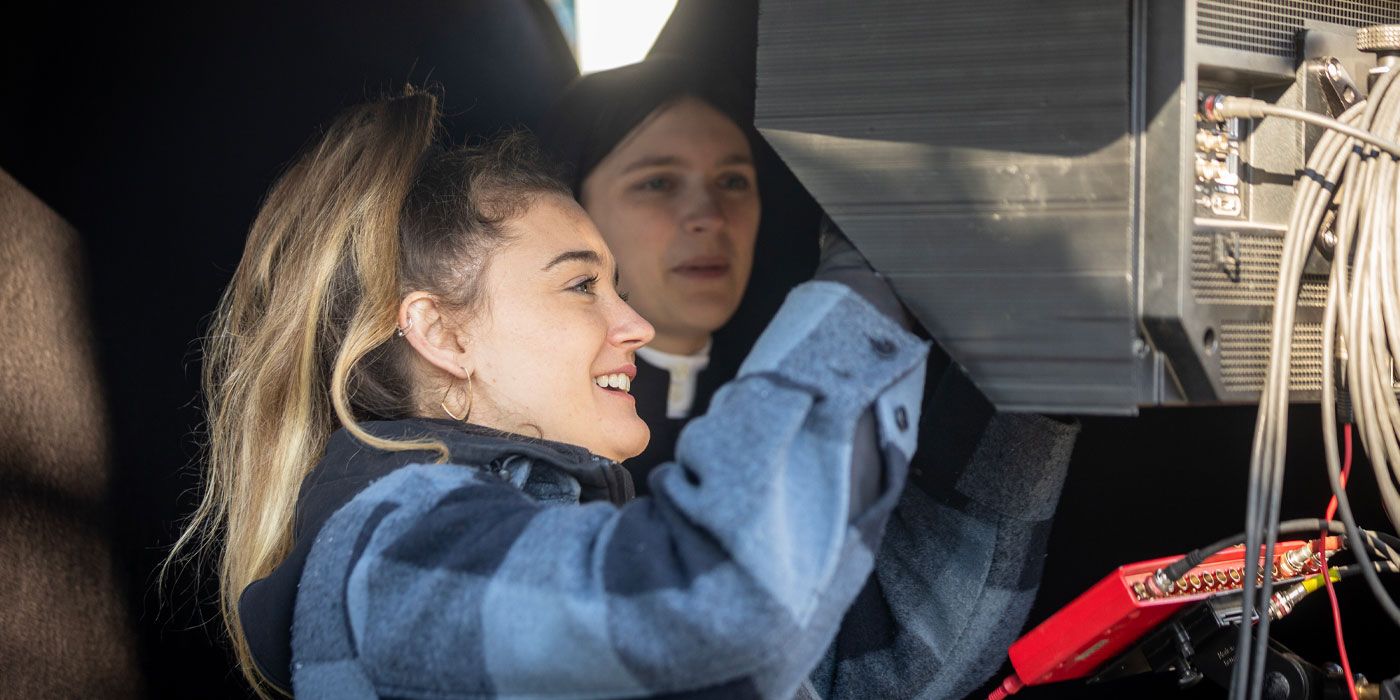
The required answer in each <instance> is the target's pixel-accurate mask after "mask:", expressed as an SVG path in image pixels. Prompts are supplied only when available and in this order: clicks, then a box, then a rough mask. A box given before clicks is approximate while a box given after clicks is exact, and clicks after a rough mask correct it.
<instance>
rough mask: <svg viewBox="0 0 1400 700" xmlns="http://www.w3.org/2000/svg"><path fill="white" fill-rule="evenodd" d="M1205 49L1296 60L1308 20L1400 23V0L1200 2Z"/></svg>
mask: <svg viewBox="0 0 1400 700" xmlns="http://www.w3.org/2000/svg"><path fill="white" fill-rule="evenodd" d="M1196 12H1197V14H1196V34H1197V39H1198V40H1199V41H1200V42H1201V43H1202V44H1209V45H1211V46H1221V47H1224V48H1227V49H1239V50H1241V51H1252V52H1254V53H1262V54H1269V55H1271V56H1283V57H1284V58H1292V57H1293V55H1294V52H1295V50H1296V39H1295V37H1296V36H1297V34H1298V30H1300V29H1302V28H1303V21H1304V20H1315V21H1319V22H1330V23H1332V24H1343V25H1347V26H1351V27H1364V26H1367V25H1371V24H1396V23H1400V0H1199V2H1198V3H1197V5H1196Z"/></svg>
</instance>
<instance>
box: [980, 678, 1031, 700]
mask: <svg viewBox="0 0 1400 700" xmlns="http://www.w3.org/2000/svg"><path fill="white" fill-rule="evenodd" d="M1024 687H1026V686H1025V684H1024V683H1022V682H1021V677H1020V676H1017V675H1016V674H1014V673H1013V674H1011V675H1009V676H1007V677H1006V678H1003V679H1002V680H1001V685H999V686H997V688H996V690H993V691H992V692H991V693H990V694H988V695H987V700H1006V698H1007V697H1009V696H1012V695H1015V694H1016V693H1017V692H1019V691H1020V690H1021V689H1022V688H1024Z"/></svg>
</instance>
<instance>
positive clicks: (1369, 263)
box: [1203, 70, 1400, 700]
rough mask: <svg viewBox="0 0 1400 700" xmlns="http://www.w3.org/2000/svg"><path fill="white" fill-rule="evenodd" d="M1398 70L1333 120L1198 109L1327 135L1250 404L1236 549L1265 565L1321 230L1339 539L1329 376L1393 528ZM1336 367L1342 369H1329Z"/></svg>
mask: <svg viewBox="0 0 1400 700" xmlns="http://www.w3.org/2000/svg"><path fill="white" fill-rule="evenodd" d="M1397 73H1400V70H1391V71H1389V72H1386V73H1383V74H1382V75H1381V76H1380V77H1379V79H1377V81H1376V83H1375V85H1374V86H1373V87H1372V89H1371V95H1370V99H1369V100H1367V101H1364V102H1360V103H1358V104H1356V105H1354V106H1352V107H1350V108H1349V109H1347V110H1346V111H1345V112H1343V113H1342V114H1341V115H1340V117H1339V118H1338V119H1336V120H1333V119H1330V118H1327V117H1325V116H1322V115H1318V114H1313V113H1311V112H1304V111H1300V110H1292V109H1286V108H1281V107H1276V106H1274V105H1271V104H1268V103H1266V102H1262V101H1260V100H1253V99H1248V98H1238V97H1224V96H1213V97H1211V98H1209V99H1208V100H1207V101H1206V102H1205V103H1204V104H1203V111H1204V112H1205V114H1206V116H1207V117H1208V118H1211V119H1225V118H1230V117H1246V118H1259V117H1264V116H1276V117H1283V118H1289V119H1297V120H1300V121H1304V122H1308V123H1313V124H1318V125H1321V126H1324V127H1326V128H1327V129H1328V130H1327V131H1326V132H1324V134H1323V136H1322V137H1321V139H1319V141H1318V143H1317V145H1316V147H1315V148H1314V149H1313V152H1312V155H1311V157H1310V158H1309V159H1308V163H1307V168H1306V170H1305V171H1304V174H1303V177H1302V178H1301V179H1300V180H1299V182H1298V185H1297V188H1296V195H1297V196H1296V199H1295V201H1294V206H1293V211H1292V215H1291V216H1290V220H1289V224H1288V229H1287V232H1286V233H1285V237H1284V244H1283V246H1284V247H1283V253H1282V258H1281V260H1280V264H1279V284H1278V290H1277V294H1276V296H1275V299H1274V309H1273V319H1272V322H1273V325H1272V334H1271V338H1270V355H1269V357H1270V362H1269V373H1268V377H1267V379H1266V381H1265V384H1264V389H1263V392H1262V393H1261V395H1260V399H1259V415H1258V418H1257V420H1256V423H1255V434H1254V445H1253V453H1252V457H1251V460H1250V471H1249V484H1250V486H1249V493H1248V500H1247V502H1246V519H1245V547H1246V551H1249V552H1257V551H1259V548H1260V547H1261V546H1262V547H1263V548H1264V558H1263V561H1272V559H1273V554H1274V546H1275V544H1276V543H1277V541H1278V535H1279V508H1280V501H1281V497H1282V492H1283V466H1284V453H1285V447H1286V439H1287V431H1288V421H1287V417H1288V398H1289V369H1290V367H1291V364H1292V357H1291V355H1292V335H1293V324H1294V319H1295V316H1296V311H1297V298H1298V291H1299V287H1300V286H1301V283H1302V274H1303V267H1304V264H1305V262H1306V260H1307V257H1308V253H1309V251H1310V250H1311V249H1312V247H1313V246H1314V244H1315V242H1316V241H1317V240H1318V238H1319V236H1320V235H1322V233H1323V231H1322V229H1324V228H1325V227H1326V225H1327V223H1330V224H1331V231H1332V233H1333V234H1334V236H1335V238H1334V240H1335V243H1334V251H1333V255H1332V272H1331V277H1330V280H1329V284H1328V295H1327V306H1326V310H1325V314H1324V319H1323V332H1322V352H1323V388H1322V403H1323V411H1322V417H1323V437H1324V440H1325V444H1326V452H1327V469H1328V474H1329V478H1330V480H1331V485H1332V490H1333V493H1334V494H1335V495H1336V498H1337V504H1338V510H1339V514H1340V515H1341V518H1342V522H1343V523H1344V524H1345V528H1346V533H1347V536H1348V539H1349V540H1350V541H1351V542H1353V543H1359V542H1363V541H1365V540H1363V539H1362V537H1361V534H1360V531H1359V530H1358V528H1357V526H1356V521H1355V519H1354V517H1353V515H1352V511H1351V504H1350V502H1349V501H1348V500H1347V497H1346V493H1345V491H1344V490H1343V488H1342V485H1341V483H1340V482H1341V466H1340V462H1341V460H1340V457H1339V456H1338V450H1337V416H1336V410H1335V408H1336V403H1337V383H1338V376H1340V377H1342V378H1343V380H1344V386H1345V387H1346V388H1347V389H1348V390H1349V394H1350V397H1351V403H1352V406H1353V412H1354V415H1355V420H1356V424H1357V427H1358V429H1359V432H1360V435H1361V439H1362V443H1363V445H1364V446H1365V447H1366V451H1367V453H1368V455H1369V456H1370V457H1371V462H1372V465H1373V466H1374V468H1375V472H1376V480H1377V484H1378V486H1379V489H1380V493H1381V497H1382V500H1383V502H1384V504H1385V509H1386V514H1387V516H1388V517H1389V519H1390V521H1391V523H1392V524H1393V525H1395V526H1396V527H1397V528H1400V488H1397V482H1400V402H1397V400H1396V393H1395V385H1394V379H1393V374H1394V369H1393V368H1396V367H1400V207H1397V205H1398V204H1400V202H1397V199H1400V161H1397V158H1400V143H1397V142H1396V136H1397V134H1400V82H1397ZM1338 360H1340V362H1339V361H1338ZM1352 549H1353V551H1354V553H1355V554H1356V557H1357V559H1358V562H1359V566H1358V567H1357V570H1358V571H1359V572H1360V573H1361V575H1362V576H1363V577H1364V578H1365V579H1366V581H1367V583H1368V585H1369V586H1370V588H1371V590H1372V592H1373V593H1374V594H1375V595H1376V598H1377V599H1378V600H1379V601H1380V603H1381V606H1382V608H1383V609H1384V610H1385V611H1386V613H1387V614H1388V615H1389V616H1390V617H1391V619H1392V620H1394V621H1395V623H1396V624H1397V625H1400V607H1397V606H1396V604H1395V601H1394V600H1392V599H1391V597H1390V596H1389V594H1388V593H1387V592H1386V590H1385V588H1384V587H1383V586H1382V584H1381V582H1380V579H1379V578H1378V577H1377V575H1376V572H1375V565H1374V564H1373V562H1372V560H1371V557H1370V556H1369V555H1368V553H1367V551H1366V550H1367V548H1366V547H1361V546H1356V547H1353V548H1352ZM1259 565H1260V560H1258V559H1255V558H1254V557H1249V558H1247V559H1246V569H1245V585H1246V587H1245V595H1244V596H1243V601H1242V602H1243V605H1244V610H1243V612H1244V618H1243V619H1244V620H1245V622H1244V623H1242V624H1241V625H1240V629H1239V640H1238V646H1237V649H1238V650H1239V651H1238V653H1237V662H1236V664H1235V669H1234V676H1233V678H1232V681H1231V688H1230V697H1231V698H1246V697H1247V698H1249V699H1250V700H1256V699H1257V698H1260V697H1261V695H1262V692H1263V687H1264V683H1263V680H1264V661H1265V657H1266V654H1267V649H1268V647H1267V645H1268V635H1269V616H1268V615H1267V614H1261V615H1259V623H1258V630H1257V632H1256V631H1255V629H1254V627H1253V626H1252V625H1250V624H1248V620H1249V619H1250V618H1251V616H1252V615H1253V614H1254V611H1256V610H1266V609H1267V601H1268V600H1269V598H1270V596H1271V595H1272V591H1273V580H1272V578H1271V577H1269V576H1264V577H1262V586H1261V589H1260V590H1259V591H1257V597H1256V595H1255V594H1256V591H1255V590H1254V585H1255V582H1256V581H1259V580H1261V579H1260V578H1258V577H1259V571H1260V568H1259Z"/></svg>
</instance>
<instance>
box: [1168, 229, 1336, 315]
mask: <svg viewBox="0 0 1400 700" xmlns="http://www.w3.org/2000/svg"><path fill="white" fill-rule="evenodd" d="M1282 254H1283V238H1282V237H1281V236H1278V235H1275V234H1268V233H1236V232H1233V231H1231V232H1224V231H1222V232H1212V231H1197V232H1196V233H1195V235H1193V236H1192V237H1191V289H1192V290H1193V291H1194V292H1195V295H1196V303H1198V304H1245V305H1251V306H1270V307H1271V306H1273V305H1274V294H1275V293H1276V291H1277V286H1278V265H1279V258H1280V257H1281V256H1282ZM1326 303H1327V277H1326V275H1304V276H1303V286H1302V289H1300V290H1299V292H1298V305H1299V306H1315V307H1321V306H1323V305H1324V304H1326Z"/></svg>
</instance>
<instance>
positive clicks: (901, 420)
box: [894, 406, 909, 430]
mask: <svg viewBox="0 0 1400 700" xmlns="http://www.w3.org/2000/svg"><path fill="white" fill-rule="evenodd" d="M894 424H895V425H897V426H899V429H900V430H908V429H909V412H908V411H905V410H904V407H903V406H900V407H899V408H896V409H894Z"/></svg>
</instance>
